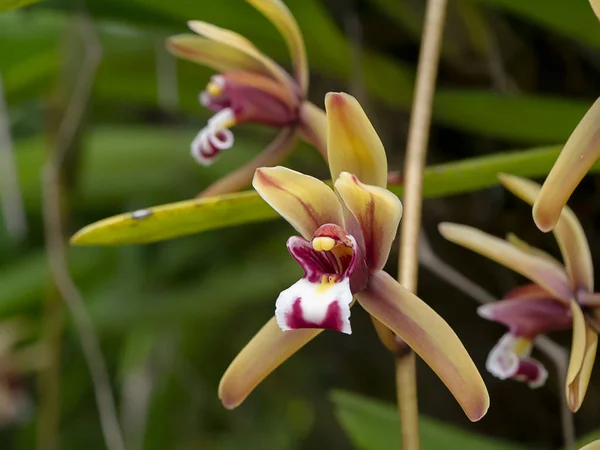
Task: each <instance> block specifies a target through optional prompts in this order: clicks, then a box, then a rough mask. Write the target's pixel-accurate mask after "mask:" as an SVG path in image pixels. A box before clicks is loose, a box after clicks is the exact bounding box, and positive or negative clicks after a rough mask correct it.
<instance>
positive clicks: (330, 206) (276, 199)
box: [252, 166, 343, 239]
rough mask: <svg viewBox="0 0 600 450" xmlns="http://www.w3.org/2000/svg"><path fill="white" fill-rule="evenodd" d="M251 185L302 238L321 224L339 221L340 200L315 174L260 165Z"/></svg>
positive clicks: (306, 236) (310, 233)
mask: <svg viewBox="0 0 600 450" xmlns="http://www.w3.org/2000/svg"><path fill="white" fill-rule="evenodd" d="M252 186H254V189H256V191H257V192H258V194H259V195H260V196H261V197H262V198H263V199H264V200H265V201H266V202H267V203H268V204H269V205H271V207H272V208H273V209H274V210H275V211H277V212H278V213H279V214H280V215H281V216H282V217H283V218H284V219H285V220H287V221H288V222H289V223H290V225H292V226H293V227H294V228H295V229H296V230H298V232H299V233H300V234H301V235H302V236H303V237H304V238H306V239H311V237H312V235H313V233H314V232H315V231H316V230H317V228H319V227H320V226H321V225H325V224H327V223H332V224H335V225H341V224H342V223H343V222H342V220H343V219H342V217H343V215H342V205H341V203H340V201H339V200H338V198H337V196H336V195H335V193H334V192H333V190H331V188H329V186H327V185H326V184H325V183H323V182H322V181H320V180H317V179H316V178H313V177H310V176H308V175H304V174H302V173H300V172H296V171H294V170H290V169H286V168H285V167H279V166H278V167H263V168H260V169H258V170H257V171H256V173H255V174H254V180H253V181H252Z"/></svg>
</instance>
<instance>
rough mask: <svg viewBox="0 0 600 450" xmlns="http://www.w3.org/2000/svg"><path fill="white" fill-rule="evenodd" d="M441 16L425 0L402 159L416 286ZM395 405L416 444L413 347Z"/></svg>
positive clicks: (403, 236)
mask: <svg viewBox="0 0 600 450" xmlns="http://www.w3.org/2000/svg"><path fill="white" fill-rule="evenodd" d="M445 17H446V0H429V1H428V2H427V9H426V11H425V24H424V27H423V39H422V44H421V51H420V54H419V64H418V68H417V80H416V87H415V95H414V98H413V105H412V114H411V120H410V125H409V129H408V145H407V149H406V157H405V164H404V173H405V174H406V179H405V183H404V219H403V220H402V223H401V229H400V254H399V260H398V265H399V272H398V281H400V283H401V284H403V285H404V286H405V287H406V288H407V289H409V290H411V291H413V292H416V290H417V281H418V270H419V262H418V261H419V231H420V229H421V210H422V202H423V192H422V187H423V170H424V167H425V160H426V156H427V143H428V140H429V128H430V124H431V109H432V103H433V95H434V91H435V83H436V78H437V69H438V62H439V56H440V46H441V40H442V35H443V30H444V22H445ZM396 359H397V361H396V379H397V380H398V405H399V413H400V423H401V427H402V443H403V449H404V450H413V449H418V448H419V426H418V406H417V395H416V390H417V387H416V373H415V355H414V353H413V352H412V351H410V352H407V353H406V354H404V355H402V354H398V355H397V356H396Z"/></svg>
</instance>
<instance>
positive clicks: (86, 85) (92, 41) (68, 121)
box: [42, 12, 125, 450]
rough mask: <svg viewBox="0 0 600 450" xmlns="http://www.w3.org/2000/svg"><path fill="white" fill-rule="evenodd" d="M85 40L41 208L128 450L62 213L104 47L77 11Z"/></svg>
mask: <svg viewBox="0 0 600 450" xmlns="http://www.w3.org/2000/svg"><path fill="white" fill-rule="evenodd" d="M76 24H77V25H78V27H79V29H80V36H81V40H82V42H83V44H84V45H83V50H84V59H83V61H82V63H81V66H80V70H79V72H78V76H77V80H76V81H75V84H74V87H73V91H72V94H71V97H70V98H69V101H68V103H67V107H66V109H65V113H64V116H63V117H62V119H61V121H60V125H59V128H58V132H57V135H56V142H55V146H54V147H53V149H52V150H51V151H50V153H49V155H48V158H47V161H46V163H45V164H44V166H43V168H42V194H43V196H42V210H43V211H42V212H43V218H44V235H45V238H46V253H47V257H48V262H49V265H50V271H51V273H52V276H53V279H54V283H55V284H56V288H57V289H58V292H59V293H60V295H61V297H62V299H63V300H64V302H65V304H66V305H67V307H68V309H69V312H70V313H71V317H72V319H73V325H74V327H75V330H76V332H77V335H78V337H79V340H80V344H81V347H82V350H83V355H84V357H85V359H86V362H87V364H88V368H89V370H90V375H91V378H92V384H93V386H94V394H95V397H96V403H97V407H98V414H99V416H100V425H101V427H102V432H103V434H104V439H105V444H106V447H107V449H108V450H124V448H125V446H124V443H123V437H122V433H121V429H120V426H119V421H118V418H117V409H116V406H115V402H114V399H113V394H112V389H111V386H110V378H109V374H108V369H107V367H106V363H105V361H104V357H103V355H102V349H101V348H100V341H99V338H98V335H97V334H96V330H95V329H94V325H93V323H92V320H91V317H90V315H89V313H88V311H87V307H86V305H85V302H84V299H83V297H82V296H81V293H80V292H79V289H78V288H77V286H76V285H75V282H74V281H73V279H72V277H71V274H70V273H69V267H68V259H67V248H66V238H65V233H64V225H65V224H64V218H63V214H62V208H63V206H64V205H63V200H64V199H63V198H62V197H61V179H62V176H61V175H62V174H63V168H64V167H65V164H66V162H67V150H68V149H69V148H70V146H71V143H72V142H73V139H74V138H75V136H76V134H77V130H78V128H79V126H80V123H81V120H82V118H83V116H84V113H85V110H86V107H87V105H88V103H89V100H90V97H91V93H92V86H93V82H94V79H95V75H96V72H97V69H98V65H99V63H100V59H101V54H102V49H101V46H100V42H99V41H98V38H97V35H96V33H95V29H94V26H93V24H92V22H91V21H90V18H89V16H88V15H87V14H86V13H84V12H82V13H80V15H79V16H78V17H77V22H76Z"/></svg>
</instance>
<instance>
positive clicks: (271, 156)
mask: <svg viewBox="0 0 600 450" xmlns="http://www.w3.org/2000/svg"><path fill="white" fill-rule="evenodd" d="M247 1H248V2H249V3H250V4H252V5H253V6H254V7H255V8H257V9H258V10H259V11H260V12H262V13H263V14H264V15H265V16H266V17H267V18H268V19H269V20H270V21H271V22H272V23H273V25H275V27H276V28H277V29H278V30H279V32H280V33H281V34H282V36H283V37H284V39H285V41H286V43H287V46H288V49H289V51H290V54H291V57H292V65H293V76H292V75H290V74H289V73H287V72H286V71H285V70H284V69H283V68H282V67H281V66H279V65H278V64H277V63H276V62H275V61H273V60H272V59H271V58H269V57H268V56H267V55H265V54H263V53H261V51H260V50H258V49H257V48H256V47H255V46H254V45H253V44H252V43H251V42H250V41H249V40H247V39H246V38H245V37H243V36H241V35H239V34H237V33H235V32H233V31H230V30H225V29H222V28H219V27H217V26H215V25H211V24H209V23H205V22H200V21H190V22H188V25H189V27H190V28H191V29H192V30H193V31H194V32H196V33H197V34H198V35H191V34H183V35H178V36H173V37H171V38H169V40H168V41H167V47H168V49H169V50H170V51H171V52H172V53H174V54H175V55H176V56H179V57H182V58H185V59H188V60H190V61H193V62H197V63H199V64H202V65H205V66H208V67H210V68H212V69H214V70H216V71H217V72H218V74H217V75H214V76H212V77H211V79H210V81H209V82H208V84H207V85H206V88H205V89H204V91H202V92H201V94H200V102H201V103H202V104H203V105H204V106H206V107H207V108H209V109H211V110H213V111H215V115H214V116H213V117H212V118H211V119H209V121H208V124H207V125H206V126H205V127H204V128H203V129H202V130H201V131H200V132H199V133H198V135H197V136H196V138H195V139H194V141H193V142H192V144H191V152H192V156H193V157H194V158H195V159H196V161H197V162H198V163H200V164H202V165H210V164H212V163H214V162H215V161H216V160H217V159H218V158H219V155H220V153H221V152H222V151H223V150H225V149H228V148H230V147H232V146H233V143H234V136H233V133H232V131H231V128H232V127H233V126H234V125H236V124H240V123H260V124H264V125H269V126H273V127H276V128H280V129H281V131H280V133H279V135H278V136H277V137H276V138H275V140H274V141H273V142H272V143H271V144H270V146H269V147H268V148H266V149H265V151H264V152H263V153H261V154H260V155H259V156H258V157H257V158H256V159H255V160H253V161H251V162H250V163H248V164H247V165H246V166H244V167H242V168H240V169H239V170H238V171H237V172H233V173H232V174H230V175H229V176H228V177H226V178H225V179H223V180H221V181H220V182H219V185H218V188H217V186H213V187H211V189H210V193H211V194H217V193H225V192H232V191H236V190H238V189H240V188H242V187H245V186H247V185H248V184H250V181H251V179H252V175H253V173H254V170H255V169H256V168H258V167H260V166H266V165H274V164H277V163H278V162H280V161H281V160H282V159H283V158H284V157H285V156H286V155H287V154H288V152H289V150H290V149H291V148H292V147H293V145H294V143H295V140H296V137H297V135H298V134H300V136H302V137H303V138H304V139H306V140H307V141H308V142H309V143H311V144H313V145H314V146H315V147H316V148H317V149H319V150H320V151H321V152H322V153H323V154H324V156H325V153H326V150H325V129H324V126H325V117H324V113H323V111H322V110H321V109H319V108H317V107H316V106H315V105H313V104H312V103H310V102H308V101H307V100H306V95H307V90H308V63H307V58H306V51H305V48H304V41H303V39H302V34H301V33H300V29H299V28H298V24H297V23H296V21H295V19H294V17H293V16H292V14H291V12H290V11H289V9H288V8H287V7H286V6H285V4H284V3H283V2H282V1H281V0H247ZM205 194H206V192H205Z"/></svg>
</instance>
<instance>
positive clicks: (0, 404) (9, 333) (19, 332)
mask: <svg viewBox="0 0 600 450" xmlns="http://www.w3.org/2000/svg"><path fill="white" fill-rule="evenodd" d="M25 336H26V330H25V326H24V324H23V323H22V322H20V321H18V320H16V319H13V320H5V321H4V322H2V323H0V426H2V425H8V424H10V423H14V422H20V421H22V420H24V419H27V418H28V416H29V413H30V409H31V401H30V397H29V394H28V393H27V391H26V389H25V385H24V383H23V377H24V375H25V374H26V373H27V372H31V371H37V370H39V369H41V368H42V367H43V366H44V365H45V363H46V354H45V352H44V351H43V348H42V346H41V345H39V344H29V345H27V346H24V347H18V348H17V345H18V344H19V343H20V342H21V341H22V340H23V339H24V338H25Z"/></svg>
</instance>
